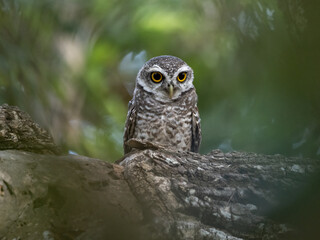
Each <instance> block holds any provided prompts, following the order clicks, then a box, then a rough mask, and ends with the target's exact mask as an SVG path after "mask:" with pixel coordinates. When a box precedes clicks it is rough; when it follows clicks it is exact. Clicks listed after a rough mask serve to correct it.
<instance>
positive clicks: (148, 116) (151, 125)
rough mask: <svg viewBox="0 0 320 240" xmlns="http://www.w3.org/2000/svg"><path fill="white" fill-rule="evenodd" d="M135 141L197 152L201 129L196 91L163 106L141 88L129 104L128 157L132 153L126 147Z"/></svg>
mask: <svg viewBox="0 0 320 240" xmlns="http://www.w3.org/2000/svg"><path fill="white" fill-rule="evenodd" d="M131 138H137V139H141V140H145V141H149V142H152V143H154V144H159V145H162V146H168V147H171V148H174V149H176V150H181V151H193V152H197V151H198V150H199V146H200V142H201V128H200V117H199V113H198V108H197V94H196V92H195V89H194V88H192V89H190V90H189V91H187V92H185V93H183V94H182V95H181V97H180V98H178V99H177V100H175V101H172V102H169V103H168V102H167V103H162V102H159V101H158V100H156V99H155V98H154V96H152V93H149V92H146V91H144V90H143V89H141V88H137V89H136V91H135V94H134V97H133V99H132V100H131V101H130V102H129V110H128V115H127V120H126V125H125V132H124V151H125V153H128V152H130V151H131V148H130V147H129V146H127V145H126V144H125V143H126V141H128V140H129V139H131Z"/></svg>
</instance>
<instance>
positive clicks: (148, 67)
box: [137, 56, 194, 102]
mask: <svg viewBox="0 0 320 240" xmlns="http://www.w3.org/2000/svg"><path fill="white" fill-rule="evenodd" d="M192 82H193V71H192V69H191V67H189V66H188V65H187V64H186V63H185V62H184V61H182V60H181V59H180V58H177V57H174V56H159V57H154V58H151V59H150V60H149V61H147V62H146V63H145V64H144V65H143V67H142V68H141V69H140V71H139V73H138V76H137V85H139V86H141V87H142V88H143V89H144V90H145V91H147V92H150V93H153V94H154V96H155V98H156V99H157V100H160V101H163V102H170V101H173V100H175V99H178V98H179V97H180V96H181V94H183V93H184V92H187V91H188V90H190V89H191V88H194V86H193V83H192Z"/></svg>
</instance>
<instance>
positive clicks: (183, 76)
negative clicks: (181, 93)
mask: <svg viewBox="0 0 320 240" xmlns="http://www.w3.org/2000/svg"><path fill="white" fill-rule="evenodd" d="M186 78H187V73H186V72H181V73H179V75H178V76H177V80H178V81H179V82H184V81H185V80H186Z"/></svg>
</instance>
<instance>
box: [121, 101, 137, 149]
mask: <svg viewBox="0 0 320 240" xmlns="http://www.w3.org/2000/svg"><path fill="white" fill-rule="evenodd" d="M136 116H137V114H136V108H135V104H134V99H132V100H131V101H130V102H129V104H128V114H127V120H126V124H125V128H124V135H123V149H124V153H125V154H126V153H128V152H130V151H131V147H129V146H127V145H126V142H127V141H128V140H129V139H130V138H132V137H133V133H134V129H135V125H136Z"/></svg>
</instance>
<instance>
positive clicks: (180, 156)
mask: <svg viewBox="0 0 320 240" xmlns="http://www.w3.org/2000/svg"><path fill="white" fill-rule="evenodd" d="M5 116H18V117H5ZM12 121H16V122H15V123H13V122H12ZM19 122H20V123H19ZM33 124H34V123H33V122H32V120H31V118H30V117H29V116H28V115H27V114H25V113H22V112H21V111H20V110H19V109H17V108H14V107H9V106H7V105H5V106H2V108H1V107H0V127H1V128H0V149H2V151H0V239H14V238H16V239H19V238H20V239H48V240H49V239H311V238H314V239H316V236H315V235H314V233H315V232H316V228H313V227H312V226H313V225H312V224H315V225H314V226H317V224H318V222H316V223H313V220H317V219H315V218H316V217H319V215H318V213H319V202H318V200H319V194H317V192H316V191H314V189H315V188H314V187H313V185H312V184H316V183H318V182H319V181H318V179H317V178H316V177H314V176H318V175H317V172H318V170H319V167H320V164H319V161H317V160H311V159H298V158H286V157H284V156H280V155H275V156H268V155H261V154H255V153H241V152H231V153H223V152H221V151H218V150H214V151H212V152H211V153H209V154H207V155H200V154H195V153H186V152H171V151H169V150H165V149H157V147H156V146H149V145H144V144H142V143H139V142H137V141H133V142H132V143H130V144H132V146H135V147H136V148H141V149H140V150H137V151H135V152H133V153H131V154H129V155H126V156H124V157H123V159H121V160H122V161H121V162H120V164H111V163H108V162H105V161H101V160H98V159H92V158H87V157H82V156H70V155H65V156H57V155H48V154H47V153H58V152H59V151H58V148H56V146H55V145H54V144H53V142H52V141H51V140H50V141H49V140H48V139H51V138H50V136H49V135H48V134H47V133H46V134H44V130H41V131H40V130H38V131H30V126H36V125H33ZM13 126H14V127H13ZM25 126H28V127H27V128H26V127H25ZM25 129H29V130H28V131H26V130H25ZM31 129H32V128H31ZM4 130H5V131H4ZM10 131H12V132H10ZM25 132H28V134H27V135H28V137H24V135H23V134H24V133H25ZM10 133H13V134H14V136H15V137H12V138H11V137H10V136H13V135H12V134H10ZM30 133H31V134H30ZM17 139H18V140H17ZM25 139H33V140H32V141H31V140H30V141H25ZM20 141H21V142H20ZM10 142H11V143H12V144H11V143H10ZM17 146H18V147H17ZM21 146H23V147H21ZM144 148H148V149H144ZM4 149H11V150H4ZM12 149H18V150H12ZM34 152H37V153H34ZM39 152H40V153H42V154H38V153H39ZM43 153H45V154H43ZM310 186H311V187H310ZM308 187H309V188H308ZM305 189H307V190H310V191H309V192H311V193H312V194H309V195H306V194H302V193H301V192H302V191H304V190H305ZM301 196H304V197H305V196H307V199H302V201H300V198H301ZM295 199H297V201H295ZM305 205H307V207H304V208H302V206H305ZM297 206H298V207H299V208H300V210H299V209H297ZM311 213H313V214H314V215H313V216H312V217H310V215H311ZM299 219H302V220H301V222H307V224H299V222H294V221H295V220H296V221H299ZM306 225H307V227H306ZM302 226H303V227H302ZM308 227H309V228H308Z"/></svg>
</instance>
